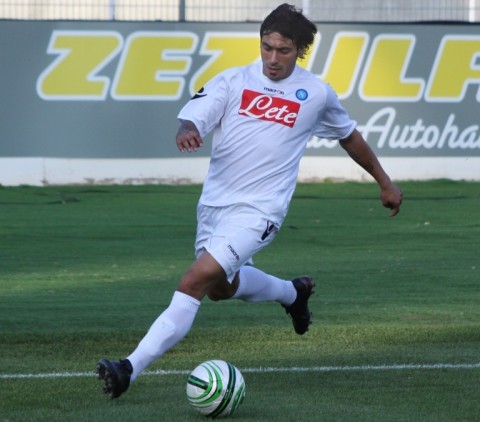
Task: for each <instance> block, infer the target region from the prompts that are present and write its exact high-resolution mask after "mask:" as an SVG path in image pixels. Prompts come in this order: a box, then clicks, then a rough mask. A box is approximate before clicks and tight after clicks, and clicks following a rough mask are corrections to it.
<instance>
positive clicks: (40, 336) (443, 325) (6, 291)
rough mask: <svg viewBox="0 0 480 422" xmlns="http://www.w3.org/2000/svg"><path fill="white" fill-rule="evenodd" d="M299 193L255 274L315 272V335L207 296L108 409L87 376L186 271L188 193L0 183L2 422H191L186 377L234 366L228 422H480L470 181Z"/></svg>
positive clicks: (191, 221)
mask: <svg viewBox="0 0 480 422" xmlns="http://www.w3.org/2000/svg"><path fill="white" fill-rule="evenodd" d="M400 185H401V187H402V189H403V190H404V205H403V208H402V211H401V213H400V214H399V215H398V216H397V217H395V218H389V217H388V210H386V209H384V208H383V207H381V205H380V202H379V200H378V190H377V187H376V186H375V185H374V184H369V183H340V184H332V183H323V184H301V185H299V186H298V189H297V191H296V194H295V197H294V200H293V202H292V204H291V207H290V213H289V216H288V217H287V219H286V221H285V223H284V226H283V227H282V230H281V231H280V234H279V236H278V237H277V239H276V240H275V242H274V243H273V244H272V245H271V246H270V247H269V248H268V249H267V250H265V251H263V252H262V253H261V254H259V255H258V256H257V257H256V259H255V262H256V264H257V266H258V267H260V268H262V269H263V270H265V271H267V272H270V273H273V274H276V275H278V276H280V277H284V278H293V277H295V276H297V275H300V274H305V273H308V274H310V275H312V276H313V277H314V278H315V280H316V283H317V288H316V293H315V295H314V296H312V299H311V301H310V303H311V308H312V311H313V313H314V324H313V325H312V326H311V329H310V331H309V332H308V333H307V334H306V335H304V336H297V335H295V334H294V332H293V329H292V327H291V323H290V321H289V319H288V318H287V316H286V315H285V313H284V312H283V310H282V308H281V307H280V306H279V305H278V304H274V303H264V304H247V303H243V302H240V301H226V302H220V303H213V302H209V301H208V300H205V301H204V303H203V305H202V308H201V309H200V312H199V314H198V317H197V320H196V322H195V324H194V327H193V329H192V330H191V332H190V333H189V335H188V336H187V338H186V339H185V340H184V341H183V342H181V343H180V344H179V345H178V346H177V347H176V348H174V349H173V350H172V351H170V352H169V353H167V354H166V355H165V356H164V357H163V358H162V359H160V360H159V361H157V362H155V363H154V364H153V365H152V366H151V367H150V368H149V372H147V374H145V375H142V376H141V377H140V378H139V379H138V380H137V381H136V382H135V383H134V384H132V386H131V388H130V390H129V391H128V392H127V393H126V394H125V395H124V396H122V397H121V398H119V399H118V400H113V401H112V400H109V399H108V398H107V397H106V396H105V395H104V394H103V393H102V392H101V383H100V382H99V381H97V380H96V379H95V376H94V374H93V371H94V368H95V363H96V361H97V360H98V359H99V358H101V357H109V358H114V359H116V358H121V357H124V356H125V355H127V354H129V353H130V352H131V351H132V350H133V348H134V347H135V346H136V344H137V342H138V341H139V340H140V339H141V337H142V336H143V334H144V333H145V331H146V330H147V329H148V327H149V326H150V324H151V323H152V322H153V320H154V319H155V318H156V317H157V315H158V314H159V313H160V312H161V311H162V310H163V309H164V308H165V307H166V306H167V305H168V303H169V302H170V298H171V295H172V292H173V290H174V288H175V286H176V283H177V281H178V279H179V277H180V276H181V275H182V273H183V271H184V270H185V269H186V268H187V266H188V265H189V264H190V262H191V260H192V257H193V239H194V233H195V209H196V202H197V199H198V195H199V192H200V187H199V186H76V187H45V188H33V187H15V188H13V187H12V188H6V187H0V422H7V421H8V422H19V421H25V422H30V421H49V422H51V421H85V422H87V421H88V422H92V421H174V422H176V421H202V420H205V418H204V417H202V416H200V415H198V414H196V413H195V412H194V411H193V410H192V409H191V408H190V407H189V405H188V403H187V400H186V396H185V385H186V378H187V374H188V371H189V370H192V369H193V368H194V367H195V366H197V364H199V363H200V362H202V361H204V360H208V359H214V358H216V359H225V360H229V361H230V362H232V363H233V364H235V365H236V366H237V367H238V368H239V369H240V370H242V372H243V375H244V378H245V381H246V399H245V402H244V403H243V405H242V406H241V407H240V408H239V410H238V412H237V413H236V414H235V415H234V418H233V419H234V420H238V421H262V422H263V421H275V422H277V421H278V422H283V421H292V422H297V421H302V422H304V421H305V422H309V421H313V422H316V421H432V422H433V421H435V422H438V421H478V420H480V388H479V382H480V183H466V182H451V181H435V182H405V183H401V184H400Z"/></svg>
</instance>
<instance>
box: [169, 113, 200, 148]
mask: <svg viewBox="0 0 480 422" xmlns="http://www.w3.org/2000/svg"><path fill="white" fill-rule="evenodd" d="M176 142H177V147H178V149H179V151H180V152H194V151H196V150H197V148H200V147H202V146H203V139H202V137H201V136H200V133H199V132H198V129H197V127H196V126H195V124H194V123H193V122H192V121H190V120H183V119H180V127H179V128H178V132H177V138H176Z"/></svg>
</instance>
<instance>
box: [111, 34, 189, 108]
mask: <svg viewBox="0 0 480 422" xmlns="http://www.w3.org/2000/svg"><path fill="white" fill-rule="evenodd" d="M197 43H198V38H197V36H196V35H195V34H193V33H190V32H179V31H172V32H136V33H133V34H132V35H130V36H129V37H128V40H127V42H126V46H125V48H124V51H123V54H122V57H121V59H120V64H119V66H118V68H117V73H116V75H115V79H114V83H113V86H112V93H111V95H112V97H113V98H115V99H117V100H176V99H178V98H180V97H181V95H182V92H183V88H184V86H185V78H184V77H183V76H184V75H185V74H187V73H188V71H189V70H190V67H191V64H192V58H191V57H190V55H191V54H192V53H193V52H194V51H195V48H196V46H197Z"/></svg>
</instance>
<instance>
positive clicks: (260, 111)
mask: <svg viewBox="0 0 480 422" xmlns="http://www.w3.org/2000/svg"><path fill="white" fill-rule="evenodd" d="M299 110H300V104H299V103H296V102H294V101H290V100H286V99H284V98H278V97H271V96H270V95H266V94H261V93H259V92H255V91H250V90H249V89H245V90H244V91H243V94H242V104H241V105H240V110H238V114H240V115H241V116H247V117H253V118H254V119H259V120H266V121H267V122H275V123H280V124H282V125H285V126H288V127H293V126H294V125H295V121H296V120H297V116H298V112H299Z"/></svg>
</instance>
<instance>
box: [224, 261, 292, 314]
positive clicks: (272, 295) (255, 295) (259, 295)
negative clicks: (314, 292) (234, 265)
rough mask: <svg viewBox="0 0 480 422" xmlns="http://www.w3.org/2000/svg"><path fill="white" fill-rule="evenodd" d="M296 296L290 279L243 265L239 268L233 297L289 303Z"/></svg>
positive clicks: (250, 300) (252, 300) (248, 300)
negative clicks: (238, 280) (238, 279)
mask: <svg viewBox="0 0 480 422" xmlns="http://www.w3.org/2000/svg"><path fill="white" fill-rule="evenodd" d="M296 298H297V291H296V290H295V287H293V283H292V282H291V281H290V280H282V279H280V278H277V277H274V276H273V275H269V274H266V273H264V272H263V271H260V270H259V269H257V268H255V267H251V266H249V265H245V266H243V267H242V268H240V283H239V285H238V289H237V291H236V292H235V294H234V295H233V299H241V300H244V301H245V302H267V301H276V302H279V303H281V304H282V305H287V306H288V305H291V304H292V303H293V302H294V301H295V299H296Z"/></svg>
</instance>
